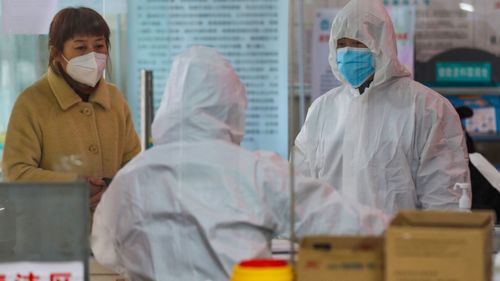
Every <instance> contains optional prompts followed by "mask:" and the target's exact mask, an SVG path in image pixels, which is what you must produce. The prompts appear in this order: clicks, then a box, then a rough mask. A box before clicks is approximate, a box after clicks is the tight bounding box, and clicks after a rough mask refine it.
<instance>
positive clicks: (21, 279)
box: [16, 272, 40, 281]
mask: <svg viewBox="0 0 500 281" xmlns="http://www.w3.org/2000/svg"><path fill="white" fill-rule="evenodd" d="M38 280H40V276H36V275H34V274H33V272H30V273H29V274H28V275H22V274H19V273H18V274H17V276H16V281H38Z"/></svg>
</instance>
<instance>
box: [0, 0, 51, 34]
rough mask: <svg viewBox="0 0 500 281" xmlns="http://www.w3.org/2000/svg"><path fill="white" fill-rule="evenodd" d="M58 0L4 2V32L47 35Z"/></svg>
mask: <svg viewBox="0 0 500 281" xmlns="http://www.w3.org/2000/svg"><path fill="white" fill-rule="evenodd" d="M56 12H57V0H43V1H42V0H2V32H3V33H6V34H47V33H48V32H49V26H50V22H51V21H52V18H53V17H54V15H55V13H56Z"/></svg>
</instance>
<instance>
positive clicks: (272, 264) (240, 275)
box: [231, 259, 293, 281]
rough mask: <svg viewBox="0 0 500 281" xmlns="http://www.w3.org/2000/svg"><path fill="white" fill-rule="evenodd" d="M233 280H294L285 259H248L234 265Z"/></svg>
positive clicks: (290, 268)
mask: <svg viewBox="0 0 500 281" xmlns="http://www.w3.org/2000/svg"><path fill="white" fill-rule="evenodd" d="M231 281H293V271H292V267H291V266H289V265H288V263H287V262H286V261H285V260H273V259H261V260H247V261H242V262H241V263H240V264H238V265H236V266H235V267H234V269H233V276H232V277H231Z"/></svg>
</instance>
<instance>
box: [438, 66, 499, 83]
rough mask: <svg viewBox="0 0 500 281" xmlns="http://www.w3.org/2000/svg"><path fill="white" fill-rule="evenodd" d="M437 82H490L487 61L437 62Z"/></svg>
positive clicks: (489, 68) (489, 67) (489, 69)
mask: <svg viewBox="0 0 500 281" xmlns="http://www.w3.org/2000/svg"><path fill="white" fill-rule="evenodd" d="M436 81H437V82H486V83H487V82H490V81H491V64H490V63H489V62H438V63H436Z"/></svg>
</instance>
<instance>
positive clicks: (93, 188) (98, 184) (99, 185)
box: [87, 177, 106, 212]
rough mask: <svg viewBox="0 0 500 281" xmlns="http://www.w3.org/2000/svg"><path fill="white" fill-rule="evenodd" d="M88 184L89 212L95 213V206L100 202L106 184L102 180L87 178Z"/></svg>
mask: <svg viewBox="0 0 500 281" xmlns="http://www.w3.org/2000/svg"><path fill="white" fill-rule="evenodd" d="M87 180H88V182H89V184H90V210H91V211H92V212H94V211H95V208H96V207H97V204H98V203H99V201H100V200H101V196H102V194H103V193H104V191H105V190H106V182H104V180H103V179H102V178H94V177H89V178H87Z"/></svg>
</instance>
